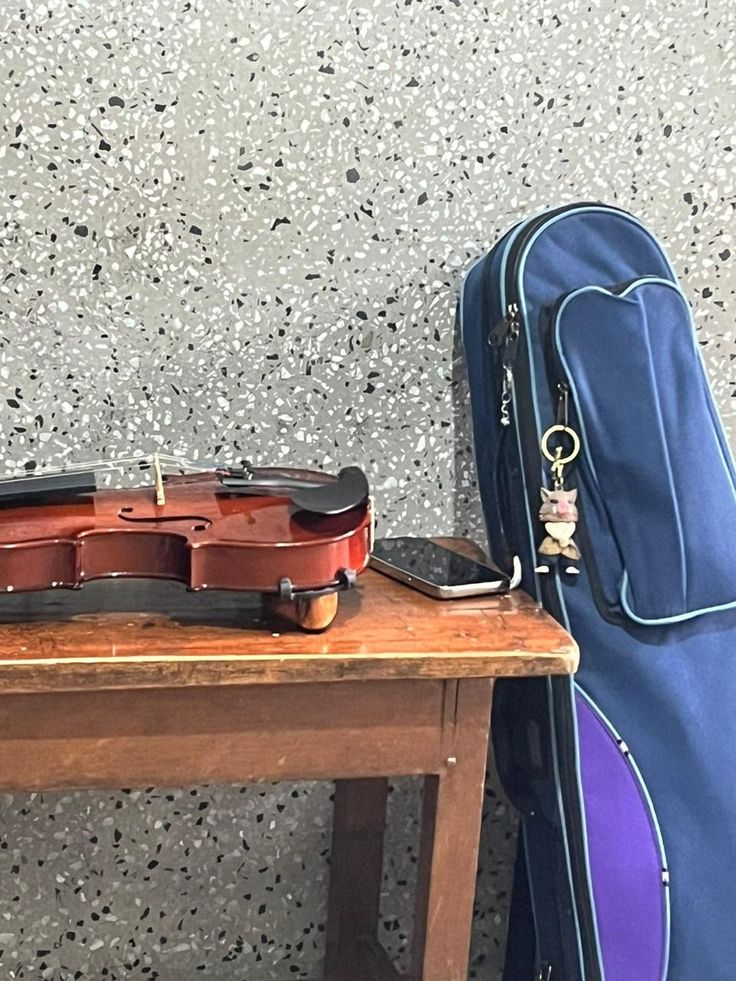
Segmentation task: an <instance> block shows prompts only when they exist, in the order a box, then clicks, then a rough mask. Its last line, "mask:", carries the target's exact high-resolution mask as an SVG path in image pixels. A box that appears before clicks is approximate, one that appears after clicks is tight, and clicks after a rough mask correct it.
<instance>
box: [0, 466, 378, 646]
mask: <svg viewBox="0 0 736 981" xmlns="http://www.w3.org/2000/svg"><path fill="white" fill-rule="evenodd" d="M270 472H271V473H273V474H276V475H282V476H285V477H292V478H299V479H300V480H306V481H312V480H313V481H314V482H315V483H316V484H319V483H324V482H327V481H331V480H334V479H335V478H333V477H330V476H328V475H325V474H321V473H312V472H311V471H299V470H290V469H288V470H287V469H280V468H279V469H275V468H274V469H273V470H272V471H270ZM163 480H164V481H165V485H164V486H165V503H163V504H157V503H156V501H157V498H156V494H155V492H154V488H153V487H150V486H148V487H136V488H132V489H128V488H123V489H101V490H96V491H94V492H92V493H86V494H82V495H79V496H77V497H72V498H71V499H70V500H63V499H62V500H58V501H47V502H32V503H27V502H21V503H20V504H16V503H13V504H12V505H10V506H7V505H6V506H4V507H2V508H0V591H5V592H15V591H26V590H41V589H58V588H62V589H78V588H79V587H81V586H82V585H83V584H84V583H85V582H88V581H89V580H92V579H114V578H120V577H142V578H157V579H174V580H178V581H180V582H183V583H185V584H186V586H187V587H188V588H189V589H192V590H202V589H233V590H243V591H254V592H260V593H267V594H273V595H274V596H279V597H280V598H281V599H282V600H297V601H299V600H301V601H302V602H301V610H302V614H301V615H300V616H299V617H297V619H298V622H302V621H303V620H304V621H306V622H303V623H302V625H303V626H306V627H314V628H316V629H321V628H322V627H323V626H326V625H327V624H326V623H323V622H322V621H323V620H324V619H325V618H326V617H328V622H329V621H330V620H331V619H332V617H333V616H334V613H335V612H336V609H337V599H336V597H337V592H338V591H339V590H340V589H342V588H345V587H346V586H349V585H352V583H353V581H354V577H355V575H357V574H358V573H359V572H361V571H362V570H363V569H364V568H365V566H366V564H367V561H368V557H369V554H370V548H371V535H372V519H371V513H370V503H369V502H368V501H366V502H364V503H363V504H361V505H358V506H357V507H354V508H351V509H350V510H347V511H345V512H343V513H340V514H318V513H312V512H309V511H305V510H302V509H300V508H299V507H297V506H296V505H295V504H293V503H292V502H291V500H290V498H289V497H286V496H283V497H282V496H268V495H266V494H263V495H261V494H255V495H251V496H243V495H239V494H231V493H228V492H227V490H223V486H222V483H221V481H220V480H218V477H217V475H216V473H215V472H214V471H212V472H204V473H197V474H188V475H172V476H168V477H164V478H163ZM324 597H327V601H325V599H324ZM304 601H308V602H306V603H305V602H304ZM317 601H321V602H317ZM315 604H316V605H315ZM320 610H321V611H322V612H321V614H320V615H317V616H315V611H316V612H317V613H319V611H320ZM330 611H331V615H329V614H330Z"/></svg>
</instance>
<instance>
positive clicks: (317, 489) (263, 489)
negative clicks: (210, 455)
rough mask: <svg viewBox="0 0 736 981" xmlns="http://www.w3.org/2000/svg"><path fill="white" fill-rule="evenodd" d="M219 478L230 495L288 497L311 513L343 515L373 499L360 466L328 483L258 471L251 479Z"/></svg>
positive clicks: (248, 477) (350, 469)
mask: <svg viewBox="0 0 736 981" xmlns="http://www.w3.org/2000/svg"><path fill="white" fill-rule="evenodd" d="M219 479H220V483H221V484H222V487H223V490H224V492H225V493H227V494H248V495H250V496H253V497H266V496H277V497H288V498H289V500H290V501H291V502H292V504H294V505H296V507H298V508H299V510H300V511H307V512H309V513H310V514H325V515H330V514H343V513H344V512H345V511H351V510H352V509H353V508H357V507H360V505H361V504H365V503H366V502H367V500H368V498H369V496H370V488H369V486H368V479H367V477H366V475H365V474H364V473H363V471H362V470H361V469H360V467H344V468H343V469H342V470H341V471H340V472H339V473H338V475H337V477H336V478H335V479H334V480H326V481H318V480H306V479H304V478H302V477H289V476H286V475H285V474H278V473H273V472H271V471H264V472H262V473H259V471H258V470H253V471H251V473H250V475H248V476H240V475H237V476H236V475H233V474H225V475H223V476H221V477H220V478H219Z"/></svg>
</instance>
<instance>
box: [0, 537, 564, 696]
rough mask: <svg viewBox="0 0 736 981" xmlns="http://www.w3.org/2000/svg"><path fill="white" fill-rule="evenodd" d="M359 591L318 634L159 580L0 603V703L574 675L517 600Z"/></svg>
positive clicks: (249, 603) (372, 577) (247, 602)
mask: <svg viewBox="0 0 736 981" xmlns="http://www.w3.org/2000/svg"><path fill="white" fill-rule="evenodd" d="M444 541H445V543H446V544H453V542H452V541H449V540H444ZM454 544H458V545H459V542H457V543H454ZM358 583H359V585H358V587H357V588H356V589H353V590H350V591H349V592H346V593H343V594H342V595H341V597H340V608H339V610H338V614H337V618H336V620H335V621H334V622H333V624H332V626H330V627H329V628H328V629H327V630H326V631H324V632H323V633H317V634H310V633H305V632H303V631H301V630H299V629H298V628H297V627H294V626H292V625H290V624H288V623H286V622H285V621H278V620H274V619H273V618H268V617H267V616H266V615H265V614H264V611H263V607H262V604H261V602H260V599H259V598H258V597H257V596H252V595H244V594H240V593H227V592H215V591H211V592H205V593H191V592H187V591H186V590H185V589H184V587H183V586H181V584H179V583H172V582H165V581H152V580H145V581H143V580H130V581H123V580H117V581H113V582H110V581H101V582H91V583H87V584H86V585H85V586H84V587H83V588H82V589H81V590H77V591H67V590H55V591H53V592H46V593H25V594H15V595H9V596H2V597H0V693H11V692H34V691H35V692H38V691H78V690H87V689H94V690H100V689H116V688H153V687H179V686H193V685H235V684H286V683H298V682H326V681H359V680H387V679H398V678H464V677H495V676H511V675H517V676H518V675H546V674H570V673H572V672H573V671H574V670H575V669H576V667H577V659H578V653H577V647H576V645H575V643H574V641H573V640H572V638H571V637H570V636H569V634H567V633H566V631H565V630H564V629H563V628H562V627H561V626H559V624H557V623H556V622H555V621H554V620H553V619H552V618H551V617H550V616H549V615H548V614H547V613H546V612H544V611H543V610H542V609H541V608H540V607H539V606H538V605H537V603H535V602H534V601H533V600H531V599H530V598H529V597H528V596H526V595H525V594H524V593H522V592H520V591H518V590H517V591H514V592H513V593H510V594H508V595H506V596H496V597H494V596H485V597H475V598H473V599H464V600H435V599H431V598H430V597H427V596H424V595H422V594H421V593H419V592H417V591H416V590H413V589H410V588H409V587H407V586H403V585H401V584H400V583H398V582H395V581H394V580H392V579H389V578H388V577H386V576H384V575H382V574H380V573H378V572H375V571H373V570H371V569H368V570H366V572H364V573H363V574H362V575H361V576H360V577H359V580H358ZM131 611H135V612H131Z"/></svg>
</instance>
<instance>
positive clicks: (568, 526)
mask: <svg viewBox="0 0 736 981" xmlns="http://www.w3.org/2000/svg"><path fill="white" fill-rule="evenodd" d="M541 492H542V504H541V507H540V508H539V520H540V521H542V522H543V523H544V530H545V531H546V532H547V536H546V537H545V539H544V540H543V542H542V544H541V545H540V546H539V554H540V556H550V557H552V556H556V555H561V556H564V557H565V558H566V559H569V560H570V561H571V562H577V561H578V560H579V559H580V552H579V551H578V547H577V545H576V544H575V542H574V541H573V538H572V536H573V535H574V534H575V525H576V523H577V520H578V509H577V505H576V503H575V502H576V501H577V498H578V490H577V487H575V488H573V490H562V489H561V488H555V489H554V490H550V489H549V488H547V487H542V489H541ZM534 571H535V572H549V565H547V564H546V563H542V564H541V565H538V566H537V568H536V569H535V570H534ZM565 572H567V573H568V574H570V575H579V573H580V570H579V569H578V568H577V566H575V565H567V566H566V567H565Z"/></svg>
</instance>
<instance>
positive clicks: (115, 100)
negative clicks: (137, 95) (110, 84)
mask: <svg viewBox="0 0 736 981" xmlns="http://www.w3.org/2000/svg"><path fill="white" fill-rule="evenodd" d="M107 104H108V105H109V106H117V107H118V108H119V109H125V100H124V99H121V98H120V96H119V95H111V96H110V98H109V99H108V100H107Z"/></svg>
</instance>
